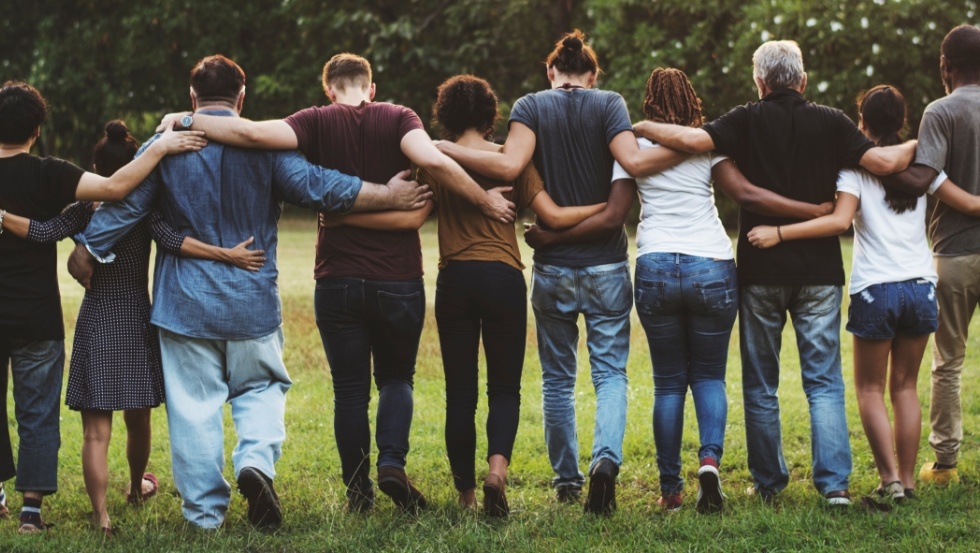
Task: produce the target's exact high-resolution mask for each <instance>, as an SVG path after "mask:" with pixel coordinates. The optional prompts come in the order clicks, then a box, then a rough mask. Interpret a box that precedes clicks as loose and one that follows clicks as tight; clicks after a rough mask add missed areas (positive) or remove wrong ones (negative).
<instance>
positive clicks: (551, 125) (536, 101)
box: [510, 89, 633, 267]
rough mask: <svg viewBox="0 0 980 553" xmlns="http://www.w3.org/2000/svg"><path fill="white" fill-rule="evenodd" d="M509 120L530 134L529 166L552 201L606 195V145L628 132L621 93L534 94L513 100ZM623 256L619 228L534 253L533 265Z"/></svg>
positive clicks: (580, 201)
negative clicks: (534, 142) (602, 235)
mask: <svg viewBox="0 0 980 553" xmlns="http://www.w3.org/2000/svg"><path fill="white" fill-rule="evenodd" d="M510 120H511V121H517V122H519V123H523V124H524V125H527V126H528V128H530V129H531V131H532V132H534V135H535V136H536V138H537V146H536V147H535V149H534V158H533V159H534V165H535V166H536V167H537V168H538V171H539V172H540V173H541V176H542V177H543V178H544V184H545V189H546V190H547V191H548V193H549V194H551V197H552V198H553V199H554V200H555V203H557V204H558V205H560V206H575V205H590V204H597V203H601V202H604V201H606V200H607V199H608V198H609V190H610V188H611V184H612V180H611V179H612V167H613V156H612V152H610V151H609V143H610V142H611V141H612V139H613V137H615V136H616V135H618V134H619V133H621V132H624V131H630V132H632V130H633V125H632V124H631V123H630V118H629V112H628V111H627V110H626V102H625V101H624V100H623V97H622V96H620V95H619V94H617V93H615V92H609V91H605V90H596V89H572V90H556V89H552V90H545V91H542V92H535V93H531V94H528V95H526V96H524V97H523V98H521V99H519V100H517V102H516V103H515V104H514V109H513V111H511V114H510ZM625 260H626V231H625V229H623V230H622V231H620V232H618V233H612V234H611V235H610V236H609V237H607V238H601V239H598V240H590V241H588V242H580V243H577V244H562V245H559V246H555V247H551V248H543V249H539V250H535V252H534V261H535V262H536V263H542V264H546V265H559V266H563V267H590V266H595V265H603V264H606V263H617V262H621V261H625Z"/></svg>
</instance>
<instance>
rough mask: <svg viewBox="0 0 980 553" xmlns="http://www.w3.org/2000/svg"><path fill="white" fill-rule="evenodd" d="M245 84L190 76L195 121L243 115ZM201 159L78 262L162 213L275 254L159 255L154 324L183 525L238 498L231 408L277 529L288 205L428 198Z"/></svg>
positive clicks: (243, 159) (110, 221)
mask: <svg viewBox="0 0 980 553" xmlns="http://www.w3.org/2000/svg"><path fill="white" fill-rule="evenodd" d="M244 84H245V74H244V72H243V71H242V70H241V68H240V67H238V66H237V65H236V64H235V63H234V62H233V61H231V60H229V59H227V58H225V57H223V56H211V57H208V58H204V59H203V60H201V62H199V63H198V64H197V66H195V68H194V69H193V71H192V73H191V100H192V103H193V104H194V109H195V111H200V112H204V111H206V112H208V113H212V114H215V115H224V116H229V117H237V116H238V114H239V112H240V111H241V108H242V102H243V100H244V94H245V86H244ZM198 154H199V155H193V156H187V155H185V156H178V157H175V158H173V159H171V160H169V163H167V164H166V165H161V166H159V167H158V169H157V170H156V171H155V172H154V173H153V174H152V175H151V176H150V177H149V178H147V179H146V180H145V181H144V182H143V183H142V184H141V185H140V186H139V187H138V188H137V189H136V190H135V191H134V192H133V193H132V194H130V196H128V197H127V198H126V200H124V201H123V202H120V203H117V204H111V205H106V206H104V207H103V208H102V209H100V210H99V211H98V212H97V213H96V214H95V216H93V218H92V222H91V224H90V225H89V227H88V229H87V230H86V232H85V235H84V237H82V241H83V242H84V243H85V244H87V248H88V249H87V251H86V249H85V248H84V247H80V248H76V252H75V253H74V254H73V256H72V257H73V262H74V263H82V264H83V265H91V260H92V257H91V255H89V252H91V254H92V255H94V256H96V257H97V258H99V260H101V261H103V262H110V261H111V260H112V257H113V256H112V254H111V253H109V250H110V248H111V247H112V246H113V245H114V243H115V242H116V240H118V239H119V238H121V237H122V236H124V235H125V234H126V233H127V232H128V231H129V229H130V228H131V227H132V226H133V225H134V224H135V223H136V222H138V221H139V220H140V219H141V218H142V217H143V216H144V215H146V214H147V213H148V211H149V209H150V208H151V206H152V205H153V204H154V203H157V204H158V205H159V207H160V209H161V211H162V212H163V215H164V217H165V218H166V219H167V220H168V221H169V222H170V223H171V224H173V225H174V226H175V227H176V228H178V229H180V231H181V232H183V233H186V234H188V235H191V236H195V237H197V238H199V239H202V240H208V241H209V242H210V243H212V244H229V243H232V242H234V243H238V242H240V241H241V240H240V239H239V237H244V238H248V237H249V236H254V237H255V246H256V247H257V248H260V249H263V250H265V253H266V257H267V259H268V260H269V261H268V262H267V263H266V264H265V265H264V266H263V267H262V268H261V269H260V270H259V271H257V272H248V271H239V270H238V269H236V268H235V267H233V266H231V265H226V264H222V263H217V262H213V261H207V260H198V259H188V258H178V257H175V256H171V255H168V254H166V253H165V252H159V251H158V255H157V261H156V273H155V275H154V293H153V298H154V306H153V312H152V315H151V322H152V323H153V324H155V325H156V326H158V327H160V350H161V355H162V359H163V371H164V382H165V387H166V394H167V420H168V423H169V426H170V445H171V455H172V462H173V472H174V480H175V483H176V485H177V488H178V490H179V491H180V494H181V497H182V498H183V511H184V516H185V517H186V518H187V519H188V520H189V521H190V522H192V523H194V524H196V525H198V526H201V527H203V528H209V529H211V528H217V527H218V526H220V525H221V523H222V521H223V520H224V517H225V512H226V511H227V508H228V502H229V499H230V492H231V488H230V486H229V484H228V483H227V482H226V481H225V480H224V478H223V477H222V475H221V472H222V467H223V465H224V447H223V444H224V437H223V425H222V406H223V405H224V402H225V401H226V400H228V401H230V402H231V405H232V416H233V418H234V421H235V428H236V431H237V432H238V438H239V439H238V444H237V446H236V448H235V451H234V452H233V454H232V460H233V462H234V465H235V473H236V475H237V478H238V487H239V489H240V490H241V491H242V493H243V494H244V495H245V497H246V498H247V499H248V504H249V506H248V515H249V520H250V521H251V522H252V523H253V524H254V525H256V526H260V527H273V528H274V527H276V526H278V525H279V524H280V523H281V520H282V511H281V507H280V505H279V500H278V497H277V496H276V493H275V490H274V489H273V487H272V479H273V477H274V476H275V462H276V460H277V459H278V458H279V456H280V453H281V447H282V443H283V441H284V440H285V423H284V414H285V393H286V391H287V390H288V389H289V387H290V384H291V382H290V379H289V375H288V374H287V372H286V367H285V365H284V364H283V361H282V344H283V335H282V327H281V323H282V314H281V305H280V300H279V293H278V286H277V283H276V277H277V275H278V271H277V268H276V263H275V259H276V245H277V222H278V219H279V215H280V213H281V211H282V208H281V203H280V201H282V200H285V201H288V202H290V203H293V204H296V205H300V206H303V207H309V208H313V209H318V210H324V211H340V212H346V211H350V210H351V209H361V210H369V209H377V208H392V207H400V208H410V207H413V206H415V205H416V204H417V203H422V202H424V200H425V199H426V196H427V194H426V193H425V190H424V189H422V188H417V187H416V185H415V183H408V182H405V181H399V180H397V179H392V181H391V182H390V184H391V187H385V186H379V185H374V184H370V183H366V182H365V183H362V182H361V180H360V179H358V178H356V177H349V176H346V175H343V174H340V173H338V172H336V171H332V170H327V169H323V168H321V167H318V166H315V165H312V164H310V163H308V162H306V161H305V160H304V159H303V158H302V157H300V156H299V154H297V153H295V152H266V151H258V150H240V149H236V148H231V147H227V146H222V145H219V144H210V145H208V146H207V147H206V148H204V149H203V150H201V151H200V152H199V153H198ZM396 181H397V182H396ZM73 274H75V272H74V271H73ZM81 276H82V278H84V273H83V274H82V275H81Z"/></svg>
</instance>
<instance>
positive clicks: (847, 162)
mask: <svg viewBox="0 0 980 553" xmlns="http://www.w3.org/2000/svg"><path fill="white" fill-rule="evenodd" d="M835 112H836V114H837V155H839V156H840V158H839V159H840V160H841V166H843V167H851V168H854V169H856V168H858V167H860V166H861V158H862V157H864V154H865V153H867V152H868V150H870V149H871V148H874V147H875V143H874V142H872V141H871V140H870V139H869V138H868V137H867V136H864V133H862V132H861V130H860V129H858V127H857V125H855V124H854V121H851V118H850V117H848V116H847V115H845V114H844V112H842V111H840V110H835Z"/></svg>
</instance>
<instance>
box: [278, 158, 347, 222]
mask: <svg viewBox="0 0 980 553" xmlns="http://www.w3.org/2000/svg"><path fill="white" fill-rule="evenodd" d="M274 155H275V160H274V167H273V183H272V184H273V189H274V190H275V193H276V195H277V196H278V197H279V198H280V199H282V200H284V201H287V202H289V203H291V204H293V205H298V206H300V207H306V208H309V209H314V210H317V211H328V212H332V213H347V212H348V211H350V210H351V208H352V207H354V200H356V199H357V194H358V193H359V192H360V191H361V185H362V183H361V179H359V178H357V177H352V176H349V175H345V174H343V173H341V172H339V171H336V170H334V169H326V168H323V167H320V166H319V165H314V164H312V163H310V162H308V161H306V160H305V159H303V156H301V155H299V154H298V153H296V152H276V153H275V154H274Z"/></svg>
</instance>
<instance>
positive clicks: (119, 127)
mask: <svg viewBox="0 0 980 553" xmlns="http://www.w3.org/2000/svg"><path fill="white" fill-rule="evenodd" d="M105 136H106V138H108V139H109V141H110V142H125V141H126V137H127V136H129V127H127V126H126V123H123V122H122V121H120V120H119V119H116V120H114V121H109V122H108V123H106V125H105Z"/></svg>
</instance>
